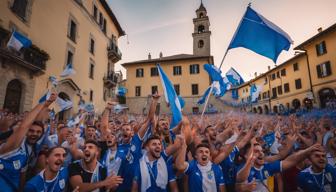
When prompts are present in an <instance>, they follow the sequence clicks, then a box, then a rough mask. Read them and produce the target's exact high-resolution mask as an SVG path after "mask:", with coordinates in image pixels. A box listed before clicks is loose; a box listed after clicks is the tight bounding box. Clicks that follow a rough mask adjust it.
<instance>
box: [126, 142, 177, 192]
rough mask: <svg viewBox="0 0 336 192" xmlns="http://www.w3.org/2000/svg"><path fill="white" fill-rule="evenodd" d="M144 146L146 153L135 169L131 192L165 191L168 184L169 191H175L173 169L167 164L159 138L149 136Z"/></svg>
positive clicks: (166, 157)
mask: <svg viewBox="0 0 336 192" xmlns="http://www.w3.org/2000/svg"><path fill="white" fill-rule="evenodd" d="M144 146H145V149H146V152H145V153H144V154H143V156H142V157H141V159H140V160H139V162H138V165H137V167H136V169H135V174H134V180H133V185H132V191H133V192H136V191H141V192H154V191H155V192H160V191H167V185H168V183H169V184H171V185H170V190H171V191H177V188H176V182H175V180H176V179H175V175H174V172H173V170H172V169H173V168H172V166H170V165H169V164H167V160H168V156H167V155H166V154H165V153H164V152H162V143H161V140H160V137H159V136H156V135H152V136H150V137H149V138H148V139H147V141H146V142H145V143H144Z"/></svg>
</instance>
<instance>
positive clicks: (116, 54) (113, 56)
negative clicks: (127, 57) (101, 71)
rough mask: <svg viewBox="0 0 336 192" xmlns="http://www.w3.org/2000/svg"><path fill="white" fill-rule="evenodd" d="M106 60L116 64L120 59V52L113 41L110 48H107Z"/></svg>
mask: <svg viewBox="0 0 336 192" xmlns="http://www.w3.org/2000/svg"><path fill="white" fill-rule="evenodd" d="M107 54H108V58H109V59H110V60H111V61H112V62H113V63H116V62H118V61H119V60H120V59H121V52H120V50H119V48H118V46H117V44H115V43H114V42H113V41H111V42H110V46H109V47H108V48H107Z"/></svg>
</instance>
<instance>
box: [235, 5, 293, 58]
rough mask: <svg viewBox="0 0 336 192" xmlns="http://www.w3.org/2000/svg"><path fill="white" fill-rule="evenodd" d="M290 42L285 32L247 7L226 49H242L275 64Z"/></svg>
mask: <svg viewBox="0 0 336 192" xmlns="http://www.w3.org/2000/svg"><path fill="white" fill-rule="evenodd" d="M292 42H293V41H292V39H291V38H290V37H289V35H288V34H287V33H286V32H284V31H283V30H282V29H280V28H279V27H278V26H276V25H275V24H273V23H272V22H271V21H269V20H267V19H266V18H265V17H263V16H262V15H260V14H259V13H257V12H256V11H254V10H253V9H252V8H251V7H250V6H248V7H247V10H246V12H245V15H244V17H243V19H242V20H241V23H240V25H239V26H238V28H237V31H236V33H235V35H234V37H233V39H232V40H231V43H230V45H229V48H228V49H232V48H236V47H244V48H246V49H250V50H251V51H254V52H255V53H258V54H260V55H262V56H265V57H268V58H270V59H272V60H273V61H274V63H275V62H276V60H277V58H278V56H279V54H280V53H281V51H282V50H286V51H288V49H289V47H290V44H291V43H292Z"/></svg>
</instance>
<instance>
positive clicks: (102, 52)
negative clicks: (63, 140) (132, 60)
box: [0, 0, 125, 115]
mask: <svg viewBox="0 0 336 192" xmlns="http://www.w3.org/2000/svg"><path fill="white" fill-rule="evenodd" d="M13 30H15V31H18V32H20V33H22V34H24V35H25V36H27V37H28V38H29V39H31V41H32V43H33V46H32V47H30V48H27V49H23V50H20V52H16V51H13V50H10V49H8V48H7V47H6V43H7V41H8V39H9V38H10V35H11V32H12V31H13ZM124 34H125V32H124V31H123V29H122V28H121V26H120V24H119V22H118V20H117V19H116V16H115V15H114V14H113V12H112V10H111V8H110V7H109V5H108V4H107V2H106V1H105V0H85V1H84V0H83V1H82V0H59V1H45V0H3V1H0V40H1V48H0V63H1V69H0V76H1V77H2V79H3V81H1V82H0V107H4V108H8V109H10V110H12V111H13V112H23V111H26V110H30V109H31V108H32V106H34V105H35V104H37V102H38V100H39V98H40V97H41V96H42V95H43V94H44V93H45V92H46V90H47V89H48V88H50V87H51V85H50V83H49V82H48V79H49V77H50V76H56V77H57V78H58V81H59V83H58V86H57V90H58V92H59V96H60V97H62V98H64V99H70V100H71V101H72V102H73V104H74V107H73V108H72V109H71V110H70V111H69V112H67V113H66V115H70V114H71V113H73V112H76V111H77V107H78V103H79V101H85V102H86V103H88V102H93V104H94V105H95V107H96V109H98V111H99V110H102V109H103V108H104V100H106V99H107V98H109V97H112V96H113V93H114V88H115V86H116V83H117V81H119V80H120V79H122V76H121V74H120V73H116V72H115V71H114V64H115V63H116V62H117V61H119V60H120V59H121V52H120V50H119V49H118V38H119V37H120V36H123V35H124ZM69 63H71V64H72V66H73V68H74V70H75V71H76V74H75V75H72V76H69V77H66V78H61V77H60V76H59V75H60V74H61V72H62V71H63V70H64V68H65V66H66V65H67V64H69Z"/></svg>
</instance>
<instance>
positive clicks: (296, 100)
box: [292, 99, 301, 109]
mask: <svg viewBox="0 0 336 192" xmlns="http://www.w3.org/2000/svg"><path fill="white" fill-rule="evenodd" d="M292 106H293V108H294V109H299V108H300V106H301V103H300V100H298V99H294V100H293V101H292Z"/></svg>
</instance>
